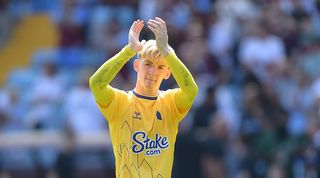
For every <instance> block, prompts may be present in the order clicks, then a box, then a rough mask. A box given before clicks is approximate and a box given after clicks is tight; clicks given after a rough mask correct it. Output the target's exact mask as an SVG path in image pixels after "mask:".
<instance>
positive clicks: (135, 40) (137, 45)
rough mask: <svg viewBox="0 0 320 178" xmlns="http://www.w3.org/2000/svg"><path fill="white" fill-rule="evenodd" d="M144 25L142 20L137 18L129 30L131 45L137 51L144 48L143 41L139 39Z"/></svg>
mask: <svg viewBox="0 0 320 178" xmlns="http://www.w3.org/2000/svg"><path fill="white" fill-rule="evenodd" d="M143 26H144V24H143V21H142V20H136V21H134V22H133V24H132V26H131V28H130V31H129V46H130V47H131V48H132V49H133V50H135V51H136V52H139V51H141V50H142V48H143V45H142V43H141V42H140V41H139V36H140V32H141V30H142V28H143Z"/></svg>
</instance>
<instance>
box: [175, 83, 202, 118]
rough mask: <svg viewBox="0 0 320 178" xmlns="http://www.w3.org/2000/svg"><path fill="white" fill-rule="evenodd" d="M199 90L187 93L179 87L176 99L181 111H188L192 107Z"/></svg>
mask: <svg viewBox="0 0 320 178" xmlns="http://www.w3.org/2000/svg"><path fill="white" fill-rule="evenodd" d="M197 92H198V91H195V92H190V93H186V92H183V90H182V89H180V88H178V89H177V91H176V94H175V96H174V100H175V104H176V106H177V109H178V111H179V113H184V112H187V111H188V110H189V109H190V108H191V106H192V104H193V101H194V100H195V98H196V95H197Z"/></svg>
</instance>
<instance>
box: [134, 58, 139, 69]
mask: <svg viewBox="0 0 320 178" xmlns="http://www.w3.org/2000/svg"><path fill="white" fill-rule="evenodd" d="M139 63H140V61H139V60H138V59H135V60H134V61H133V68H134V70H135V71H136V72H138V71H139Z"/></svg>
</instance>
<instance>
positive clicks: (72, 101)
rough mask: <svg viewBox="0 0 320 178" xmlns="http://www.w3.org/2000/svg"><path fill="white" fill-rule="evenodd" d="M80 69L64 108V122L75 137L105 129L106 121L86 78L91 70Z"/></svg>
mask: <svg viewBox="0 0 320 178" xmlns="http://www.w3.org/2000/svg"><path fill="white" fill-rule="evenodd" d="M90 71H91V70H89V69H83V70H82V71H80V75H79V80H78V82H77V84H76V86H74V87H73V88H71V89H70V91H69V93H68V94H67V95H66V96H67V97H66V99H65V104H64V110H65V116H66V123H67V125H68V127H69V128H70V129H71V131H72V132H73V134H74V136H75V137H78V136H80V137H81V135H82V134H88V133H95V132H99V131H102V130H105V129H106V122H105V120H104V118H103V116H102V114H101V113H100V111H99V110H98V108H97V105H96V102H95V99H94V97H93V94H92V92H91V91H90V88H89V85H88V80H89V77H90V76H91V74H92V72H90Z"/></svg>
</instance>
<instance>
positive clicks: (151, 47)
mask: <svg viewBox="0 0 320 178" xmlns="http://www.w3.org/2000/svg"><path fill="white" fill-rule="evenodd" d="M138 58H143V59H147V60H154V59H161V58H162V56H161V53H160V51H159V50H158V48H157V44H156V40H148V41H147V42H145V43H144V44H143V48H142V50H141V51H140V52H138Z"/></svg>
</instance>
